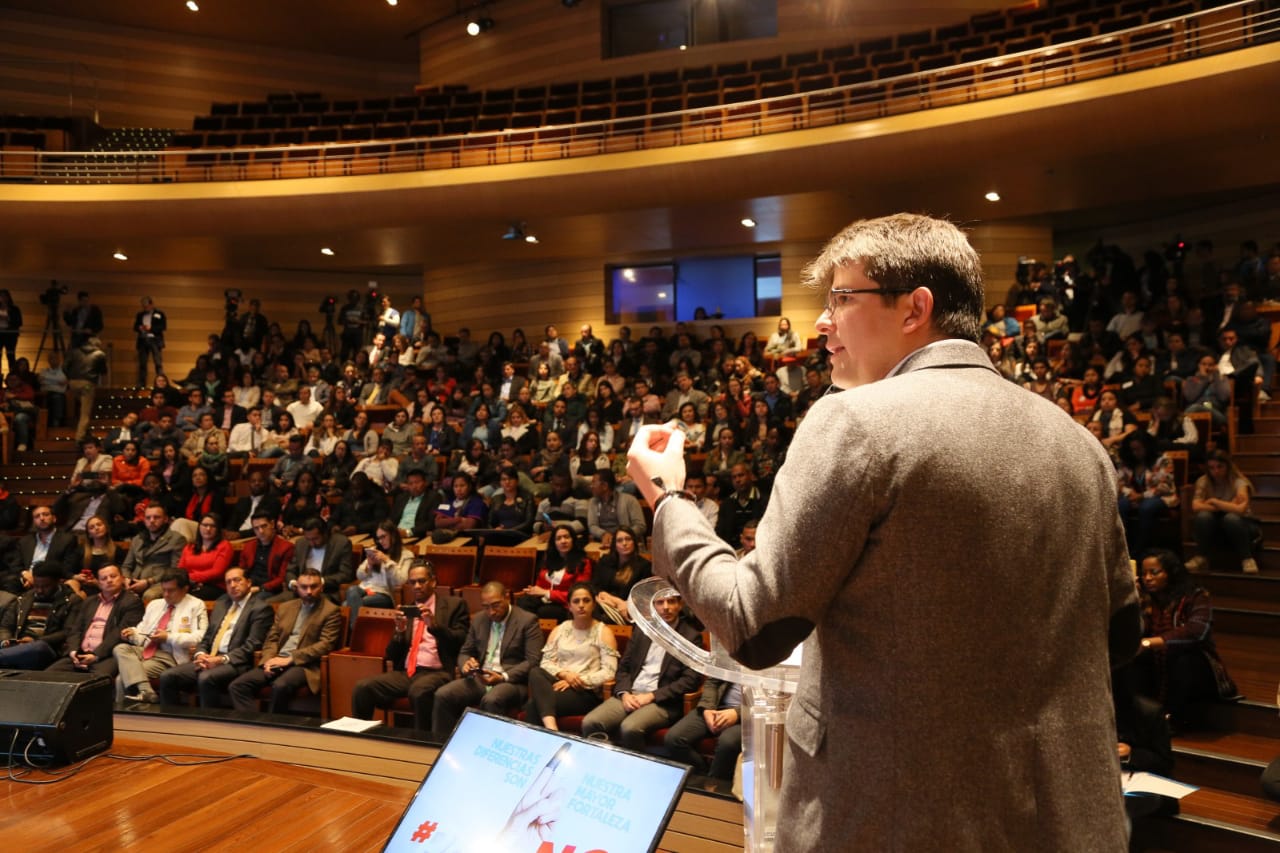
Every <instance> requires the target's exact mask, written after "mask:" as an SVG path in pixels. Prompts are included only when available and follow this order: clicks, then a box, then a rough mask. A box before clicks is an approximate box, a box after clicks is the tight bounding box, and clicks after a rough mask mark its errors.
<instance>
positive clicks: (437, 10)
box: [0, 0, 469, 64]
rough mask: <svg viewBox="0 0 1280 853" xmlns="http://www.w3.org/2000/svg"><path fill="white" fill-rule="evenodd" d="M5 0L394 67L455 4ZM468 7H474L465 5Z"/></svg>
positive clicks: (419, 0) (437, 0) (412, 56)
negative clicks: (420, 34)
mask: <svg viewBox="0 0 1280 853" xmlns="http://www.w3.org/2000/svg"><path fill="white" fill-rule="evenodd" d="M198 5H199V6H200V11H199V12H192V11H190V10H189V9H187V7H186V0H123V2H102V0H2V2H0V8H9V9H19V10H22V11H25V12H37V13H39V14H42V15H52V16H55V17H59V18H69V19H80V20H85V21H93V22H96V23H100V24H111V25H114V26H120V27H135V28H138V29H143V30H155V31H158V32H162V33H174V34H178V35H184V36H196V37H200V38H208V39H216V40H220V41H230V42H239V43H249V44H261V45H267V46H271V47H282V48H289V49H293V50H303V51H308V52H312V53H326V54H332V55H335V56H349V57H354V58H358V59H365V60H371V61H378V62H389V63H405V62H407V63H411V64H412V63H416V62H417V58H418V32H419V31H420V30H421V29H422V28H423V27H425V26H429V25H431V24H432V23H433V22H436V21H439V20H441V19H444V18H447V17H448V16H450V15H452V14H453V13H454V10H455V9H456V6H455V3H454V2H453V0H399V2H398V3H397V4H396V5H395V6H389V5H387V3H386V0H199V4H198ZM464 5H469V4H464Z"/></svg>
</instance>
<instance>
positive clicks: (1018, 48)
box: [1004, 36, 1049, 53]
mask: <svg viewBox="0 0 1280 853" xmlns="http://www.w3.org/2000/svg"><path fill="white" fill-rule="evenodd" d="M1048 42H1049V40H1048V39H1047V38H1045V37H1044V36H1032V37H1030V38H1025V39H1021V40H1019V41H1011V42H1009V43H1008V44H1006V45H1005V46H1004V50H1005V53H1022V52H1023V51H1025V50H1035V49H1036V48H1039V47H1044V46H1045V45H1046V44H1048Z"/></svg>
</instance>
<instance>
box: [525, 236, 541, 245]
mask: <svg viewBox="0 0 1280 853" xmlns="http://www.w3.org/2000/svg"><path fill="white" fill-rule="evenodd" d="M524 241H525V242H526V243H536V242H538V238H537V237H535V236H533V235H532V234H526V235H524Z"/></svg>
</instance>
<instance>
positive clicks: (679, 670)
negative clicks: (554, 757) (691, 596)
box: [582, 595, 702, 752]
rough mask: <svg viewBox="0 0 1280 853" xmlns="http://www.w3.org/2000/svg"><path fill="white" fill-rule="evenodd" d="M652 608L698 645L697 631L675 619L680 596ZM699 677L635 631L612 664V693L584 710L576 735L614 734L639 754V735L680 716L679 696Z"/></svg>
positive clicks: (695, 685) (694, 686) (693, 686)
mask: <svg viewBox="0 0 1280 853" xmlns="http://www.w3.org/2000/svg"><path fill="white" fill-rule="evenodd" d="M653 606H654V609H655V610H656V611H657V612H658V615H659V616H660V617H662V620H663V621H664V622H666V623H667V624H668V625H671V626H672V627H673V628H675V629H676V630H677V631H679V632H680V634H681V635H682V636H683V637H684V638H685V639H687V640H688V641H689V642H691V643H693V644H694V645H701V643H702V638H701V637H700V636H699V635H698V632H697V631H696V630H694V628H693V627H692V626H691V625H689V624H687V623H684V622H681V621H680V611H681V600H680V596H678V595H673V596H670V597H668V598H660V599H658V600H656V601H654V603H653ZM701 680H702V676H700V675H699V674H698V672H697V670H695V669H693V667H691V666H689V665H688V664H686V663H684V662H683V661H681V660H680V659H679V658H677V657H676V656H675V655H671V654H667V652H666V651H665V650H664V649H663V648H662V646H660V645H659V644H657V643H655V642H653V641H652V640H650V639H649V637H648V635H646V634H643V633H641V632H639V631H637V632H635V633H633V634H632V635H631V640H630V642H628V643H627V650H626V652H624V653H623V655H622V662H621V663H619V664H618V676H617V680H616V682H615V684H614V688H613V696H611V697H609V698H608V699H606V700H604V702H603V703H601V704H600V705H597V706H596V707H595V709H594V710H593V711H591V713H589V714H587V716H586V718H585V719H583V721H582V734H583V735H585V736H587V737H590V736H591V735H593V734H596V733H597V732H608V733H611V734H617V736H618V739H619V740H620V741H621V743H622V745H623V746H624V747H626V748H627V749H630V750H633V751H635V752H643V751H644V742H645V736H646V735H647V734H648V733H649V732H651V731H656V730H657V729H660V728H663V727H664V726H668V725H670V724H671V723H672V721H674V720H678V719H680V716H681V714H682V713H683V712H684V694H686V693H690V692H692V691H694V690H697V689H698V683H699V682H700V681H701Z"/></svg>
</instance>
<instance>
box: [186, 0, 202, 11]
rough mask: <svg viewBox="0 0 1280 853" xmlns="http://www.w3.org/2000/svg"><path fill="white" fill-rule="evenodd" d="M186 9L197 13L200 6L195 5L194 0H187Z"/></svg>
mask: <svg viewBox="0 0 1280 853" xmlns="http://www.w3.org/2000/svg"><path fill="white" fill-rule="evenodd" d="M187 8H188V9H190V10H191V11H192V12H199V11H200V4H199V3H197V2H196V0H187Z"/></svg>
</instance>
